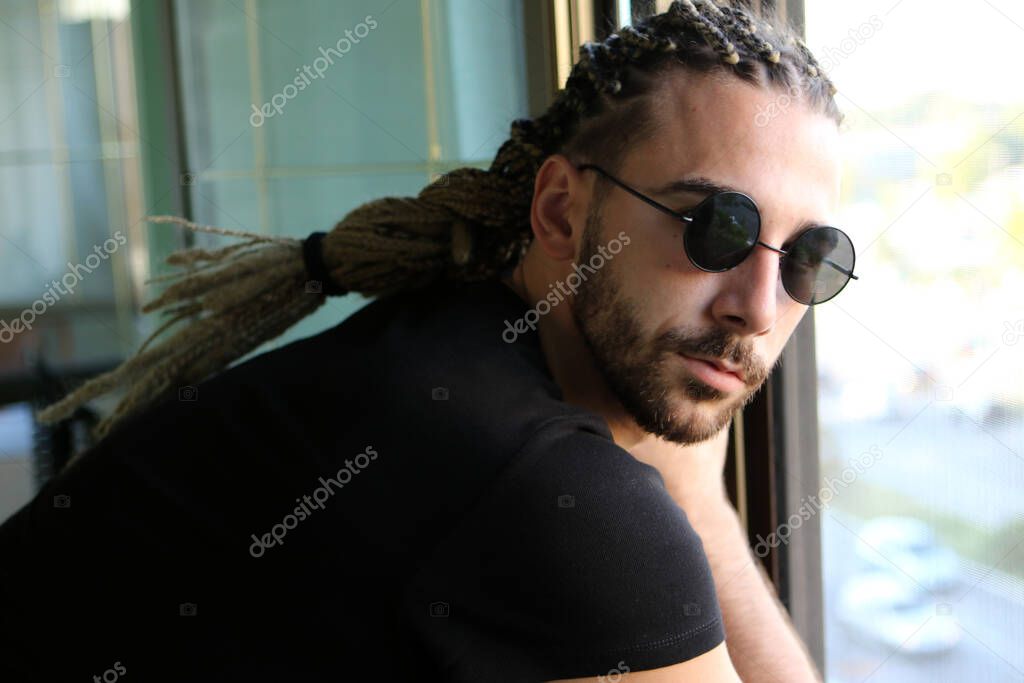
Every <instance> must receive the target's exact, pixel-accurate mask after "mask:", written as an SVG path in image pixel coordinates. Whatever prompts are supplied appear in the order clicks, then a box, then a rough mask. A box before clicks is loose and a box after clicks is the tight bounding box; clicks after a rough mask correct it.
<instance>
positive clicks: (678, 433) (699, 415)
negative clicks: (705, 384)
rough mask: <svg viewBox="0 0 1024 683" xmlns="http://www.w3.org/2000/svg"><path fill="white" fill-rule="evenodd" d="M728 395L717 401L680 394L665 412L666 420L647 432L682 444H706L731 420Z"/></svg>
mask: <svg viewBox="0 0 1024 683" xmlns="http://www.w3.org/2000/svg"><path fill="white" fill-rule="evenodd" d="M731 398H732V397H731V396H729V395H727V396H723V397H722V398H718V399H704V400H694V399H693V398H691V397H690V396H689V395H688V394H687V393H686V392H684V391H679V392H678V393H677V394H676V398H675V400H673V401H672V403H673V405H672V408H671V409H670V410H669V411H667V412H668V419H667V420H664V421H662V422H661V423H660V424H657V425H653V426H656V427H657V429H656V430H650V431H651V432H652V433H654V434H656V435H657V436H659V437H661V438H663V439H665V440H666V441H672V442H674V443H678V444H681V445H689V444H694V443H700V442H702V441H707V440H708V439H710V438H712V437H713V436H715V435H716V434H718V433H719V432H720V431H721V430H722V429H723V428H725V427H726V426H727V425H728V424H729V423H730V422H731V421H732V416H733V413H734V412H735V411H734V408H733V407H732V406H734V405H735V400H730V399H731Z"/></svg>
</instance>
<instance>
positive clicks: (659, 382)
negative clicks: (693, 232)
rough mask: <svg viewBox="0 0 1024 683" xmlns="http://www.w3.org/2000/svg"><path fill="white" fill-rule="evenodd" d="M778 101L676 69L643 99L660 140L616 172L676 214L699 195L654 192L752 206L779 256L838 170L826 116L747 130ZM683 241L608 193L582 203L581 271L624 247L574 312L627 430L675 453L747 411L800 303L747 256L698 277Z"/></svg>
mask: <svg viewBox="0 0 1024 683" xmlns="http://www.w3.org/2000/svg"><path fill="white" fill-rule="evenodd" d="M778 98H779V93H778V92H775V91H773V90H766V89H759V88H755V87H753V86H750V85H748V84H745V83H743V82H741V81H740V80H739V79H737V78H735V77H732V76H717V75H711V76H708V75H702V76H694V75H692V74H690V73H688V72H684V71H678V72H677V73H676V74H675V75H674V76H673V77H671V78H670V79H669V80H668V82H667V84H666V86H665V87H664V88H663V89H662V90H661V91H660V92H659V93H658V95H656V96H655V104H654V107H655V109H654V112H655V115H656V116H657V117H658V120H659V121H660V128H659V129H658V132H657V133H655V135H654V136H653V137H652V139H650V140H649V141H648V142H646V143H644V144H642V145H640V146H638V147H637V148H636V149H634V150H632V151H631V152H630V153H629V154H628V155H627V157H626V159H625V160H624V162H623V165H622V167H621V168H620V169H619V170H618V172H617V173H615V175H616V177H617V178H618V179H620V180H621V181H623V182H625V183H626V184H628V185H630V186H631V187H633V188H635V189H637V190H639V191H640V192H643V193H644V194H646V195H647V196H649V197H651V198H653V199H655V200H657V201H659V202H660V203H662V204H664V205H666V206H668V207H670V208H672V209H675V210H677V211H684V210H686V209H689V208H692V207H693V206H696V204H697V203H699V202H700V200H702V199H704V198H705V197H707V196H708V193H707V192H694V191H681V192H675V193H666V192H660V191H659V189H660V188H661V187H662V186H664V185H666V184H668V183H670V182H673V181H677V180H680V179H684V178H687V179H693V178H696V177H701V178H704V179H707V180H711V181H713V182H715V183H717V184H718V185H724V186H729V187H732V188H734V189H736V190H738V191H740V192H743V193H745V194H747V195H749V196H750V197H752V198H753V199H754V201H755V202H756V203H757V206H758V209H759V210H760V213H761V220H762V225H761V235H760V240H761V241H762V242H765V243H766V244H769V245H772V246H774V247H777V248H783V249H785V248H786V247H788V243H789V241H790V240H792V238H793V237H795V235H796V234H797V233H798V232H799V226H800V225H801V224H802V223H804V222H805V221H812V222H813V223H815V224H817V225H829V224H832V223H831V220H830V218H831V216H832V215H833V214H834V211H835V207H836V205H837V202H838V194H839V174H840V164H839V159H838V130H837V128H836V125H835V123H834V122H832V121H831V120H830V119H828V118H827V117H825V116H824V115H821V114H818V113H814V112H810V111H808V110H806V109H804V108H803V106H801V105H798V104H796V103H792V104H791V105H790V106H789V107H788V109H785V110H783V111H782V113H780V114H778V115H777V116H775V117H774V118H772V119H770V120H769V121H768V124H767V125H760V126H759V125H757V123H756V122H760V123H762V124H763V123H764V119H765V116H764V115H763V114H762V116H760V117H759V116H758V114H759V113H761V112H764V111H765V110H766V109H767V108H768V106H769V105H774V106H775V107H776V108H777V107H778V102H779V99H778ZM609 170H610V169H609ZM586 173H589V174H590V175H591V176H593V179H592V181H591V182H594V183H596V182H598V181H599V179H598V177H597V174H596V173H594V172H592V171H587V172H586ZM604 182H607V181H604ZM684 230H685V224H683V223H681V222H679V221H677V220H675V219H673V218H672V217H670V216H668V215H666V214H664V213H662V212H660V211H658V210H657V209H655V208H653V207H651V206H649V205H647V204H646V203H644V202H643V201H641V200H640V199H638V198H636V197H634V196H633V195H631V194H629V193H627V192H625V191H624V190H622V189H620V188H618V187H615V186H611V187H609V188H607V189H606V191H605V195H604V199H603V201H602V202H601V203H600V205H598V204H597V203H596V202H591V204H590V207H589V211H588V216H587V224H586V229H585V230H584V233H583V235H582V236H581V243H580V246H579V251H578V254H579V256H578V258H577V263H580V264H582V263H587V262H590V259H591V257H592V256H593V255H594V254H595V253H598V251H599V249H600V248H601V247H604V246H605V245H606V244H608V243H609V242H611V241H613V240H615V239H616V236H617V235H618V234H619V232H620V231H621V232H623V233H625V234H626V235H628V236H629V244H628V245H627V246H625V247H624V248H622V250H621V252H619V253H618V254H617V255H615V256H614V257H613V258H611V259H605V260H604V265H603V266H602V267H601V269H600V270H599V271H597V272H596V273H594V274H592V275H590V276H589V277H588V278H587V279H586V280H585V281H584V282H583V283H582V284H581V285H580V287H579V289H578V293H577V295H576V298H575V301H574V304H573V308H572V314H573V317H574V319H575V321H576V325H577V327H578V328H579V329H580V332H581V334H582V336H583V338H584V340H585V343H586V344H587V346H588V347H589V348H590V350H591V352H592V353H593V355H594V358H595V360H596V362H597V365H598V369H599V371H600V372H601V374H602V375H603V377H604V379H605V381H606V383H607V384H608V386H609V387H610V388H611V389H612V391H613V392H614V393H615V394H616V396H617V397H618V399H619V400H620V401H621V403H622V404H623V406H624V408H625V409H626V410H627V411H628V412H629V413H630V414H631V415H632V417H633V418H634V419H635V420H636V421H637V423H638V424H639V425H640V426H641V427H642V428H644V429H645V430H646V431H648V432H651V433H653V434H656V435H658V436H660V437H662V438H665V439H668V440H670V441H674V442H677V443H683V444H686V443H695V442H699V441H704V440H706V439H709V438H711V437H712V436H714V435H715V434H717V433H718V432H719V431H721V429H723V428H724V427H725V426H726V425H727V424H728V423H729V421H730V419H731V418H732V415H733V413H734V412H735V411H736V410H738V409H740V408H742V407H743V406H745V405H746V404H747V403H749V401H750V400H751V399H752V398H753V395H754V394H755V393H756V391H757V389H758V388H759V387H760V386H761V385H762V384H763V383H764V381H765V380H766V379H767V377H768V374H769V372H770V371H771V369H772V367H773V366H774V365H775V363H776V361H777V359H778V357H779V355H780V354H781V352H782V348H783V346H784V345H785V343H786V341H787V340H788V339H789V336H790V334H792V332H793V330H794V328H795V327H796V326H797V324H798V323H799V322H800V320H801V318H802V317H803V315H804V313H805V312H806V310H807V306H804V305H802V304H799V303H797V302H795V301H793V300H792V299H791V298H789V295H788V294H787V293H786V292H785V290H784V289H783V287H782V283H781V280H780V277H779V255H778V254H777V253H775V252H772V251H771V250H769V249H765V248H763V247H757V248H755V249H754V251H753V253H752V254H750V256H748V257H747V259H746V260H745V261H744V262H743V263H741V264H740V265H739V266H737V267H736V268H734V269H732V270H730V271H726V272H724V273H708V272H704V271H701V270H699V269H698V268H696V267H695V266H693V264H691V263H690V261H689V259H688V258H687V256H686V253H685V251H684V250H683V232H684ZM606 253H608V252H606ZM600 260H601V259H598V261H597V262H600ZM694 357H698V358H713V359H717V360H721V361H722V362H724V363H727V364H730V365H732V366H734V367H738V368H739V370H740V374H742V378H739V377H738V376H737V375H735V374H733V375H722V374H720V373H718V374H708V369H709V368H708V366H707V364H705V363H704V362H703V361H701V360H697V359H696V358H694Z"/></svg>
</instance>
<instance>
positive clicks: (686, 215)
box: [576, 164, 860, 306]
mask: <svg viewBox="0 0 1024 683" xmlns="http://www.w3.org/2000/svg"><path fill="white" fill-rule="evenodd" d="M576 169H577V170H579V171H586V170H588V169H590V170H594V171H597V172H598V173H599V174H601V175H602V176H604V177H605V178H607V179H608V180H610V181H611V182H613V183H615V184H616V185H618V186H619V187H621V188H622V189H623V190H625V191H626V192H628V193H630V194H631V195H633V196H634V197H636V198H637V199H639V200H641V201H643V202H645V203H647V204H649V205H650V206H653V207H654V208H655V209H657V210H658V211H661V212H662V213H665V214H668V215H669V216H671V217H672V218H675V219H676V220H678V221H681V222H685V223H692V222H693V220H694V219H693V216H692V215H690V214H693V213H696V212H697V210H698V209H700V208H701V207H702V206H704V204H706V203H707V202H709V201H712V200H714V199H715V198H716V197H718V196H720V195H726V194H728V195H738V196H740V197H742V198H743V199H744V200H746V201H748V202H750V206H751V207H753V209H754V213H755V214H756V215H757V238H755V240H754V244H753V245H752V246H751V248H750V251H749V252H747V255H746V256H744V257H743V261H745V260H746V259H747V257H748V256H750V254H752V253H753V252H754V247H756V246H758V245H760V246H762V247H764V248H765V249H770V250H772V251H774V252H775V253H777V254H778V255H779V266H780V267H779V274H780V277H781V273H782V267H781V266H782V259H784V258H785V257H786V255H787V254H789V250H786V249H779V248H777V247H773V246H772V245H770V244H766V243H764V242H762V241H761V240H760V237H761V222H762V221H761V210H760V209H758V208H757V202H755V201H754V200H753V199H752V198H750V197H749V196H747V195H745V194H743V193H742V192H731V191H730V192H715V193H713V194H711V195H708V196H707V197H705V198H704V199H702V200H701V202H700V203H699V204H697V206H695V207H693V208H692V209H689V210H687V211H685V212H683V213H680V212H678V211H675V210H674V209H670V208H669V207H667V206H665V205H664V204H662V203H660V202H658V201H656V200H654V199H651V198H650V197H648V196H647V195H645V194H643V193H642V192H640V191H638V190H635V189H633V188H632V187H630V186H629V185H627V184H626V183H624V182H622V181H621V180H619V179H618V178H616V177H615V176H613V175H612V174H611V173H608V172H607V171H605V170H604V169H603V168H601V167H600V166H598V165H596V164H581V165H579V166H577V167H576ZM821 228H830V229H832V230H835V231H836V232H838V233H839V234H841V235H842V236H843V237H845V238H846V240H847V241H848V242H849V243H850V251H851V253H852V255H853V264H852V265H851V266H850V270H847V269H846V268H843V267H842V266H840V265H839V264H838V263H835V262H833V261H831V260H829V259H824V261H825V262H826V263H828V264H829V265H830V266H832V267H833V268H835V269H836V270H838V271H839V272H841V273H843V274H844V275H846V276H847V278H848V279H847V280H846V282H844V283H843V286H842V287H840V288H839V289H838V290H836V292H835V294H833V295H832V296H830V297H829V298H828V299H823V300H821V301H814V302H811V303H806V302H804V301H800V300H799V299H797V298H796V297H794V296H793V294H792V293H791V292H790V291H789V287H787V286H786V281H785V279H783V281H782V286H783V288H784V289H785V290H786V294H788V295H789V297H790V298H791V299H793V301H796V302H797V303H799V304H803V305H804V306H814V305H817V304H823V303H825V302H826V301H831V300H832V299H834V298H835V297H836V296H837V295H838V294H839V293H840V292H842V291H843V290H844V289H846V285H848V284H849V283H850V280H859V279H860V278H858V277H857V276H856V275H854V274H853V270H854V268H856V264H857V252H856V251H855V250H854V249H853V240H851V239H850V236H849V235H847V234H846V233H845V232H843V231H842V230H840V229H839V228H836V227H833V226H831V225H815V226H811V227H809V228H807V229H806V230H803V231H801V232H800V233H799V234H798V235H796V236H795V237H794V239H793V242H794V243H796V242H797V240H799V239H800V238H801V237H803V236H804V235H805V234H807V233H808V232H810V231H811V230H818V229H821ZM683 251H684V252H685V253H686V258H688V259H689V260H690V263H692V264H693V266H694V267H695V268H698V269H700V270H702V271H704V272H705V273H724V272H726V271H729V270H732V269H733V268H735V267H736V266H738V265H739V263H737V264H736V266H731V267H729V268H723V269H719V270H714V269H709V268H705V267H704V266H702V265H700V264H699V263H696V262H694V260H693V257H692V256H691V255H690V252H689V250H688V249H687V248H686V240H685V239H684V240H683ZM743 261H740V263H743Z"/></svg>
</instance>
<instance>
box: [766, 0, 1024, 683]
mask: <svg viewBox="0 0 1024 683" xmlns="http://www.w3.org/2000/svg"><path fill="white" fill-rule="evenodd" d="M805 11H806V27H807V42H808V45H809V47H810V48H811V49H812V50H813V51H814V52H815V53H816V54H817V55H818V56H819V60H821V61H822V63H823V66H825V67H826V68H827V70H828V72H829V75H830V77H831V78H832V80H833V81H834V82H835V83H836V85H837V87H838V88H839V93H838V94H837V96H836V97H837V102H838V104H839V106H840V108H841V109H843V111H844V112H845V113H846V114H847V122H846V123H845V124H844V128H845V131H844V136H843V137H844V139H845V145H846V146H845V150H844V153H845V175H844V179H843V182H844V190H843V199H842V210H841V214H840V218H839V219H838V220H840V221H841V223H840V224H841V225H843V226H844V227H845V226H849V228H850V231H851V234H852V235H853V237H854V240H855V242H856V244H857V247H858V261H857V271H858V273H860V274H861V279H860V280H859V281H858V282H856V283H854V286H851V287H849V288H847V290H846V291H845V292H844V294H843V297H842V298H841V299H837V300H836V301H835V302H833V303H829V304H827V305H825V306H822V307H820V310H816V311H815V334H816V339H817V345H816V356H817V363H818V367H817V373H818V395H817V401H818V414H819V424H820V433H819V435H818V438H819V450H820V469H821V472H820V479H819V481H818V486H817V487H815V488H817V489H819V490H818V492H817V493H818V496H819V498H822V497H828V498H829V499H830V500H829V501H828V503H827V504H826V505H824V506H823V507H822V510H821V515H820V529H821V561H822V566H823V571H822V574H823V577H824V603H823V607H824V627H825V662H826V669H827V674H828V680H829V681H864V680H870V681H872V682H873V683H883V682H884V681H899V682H900V683H913V682H914V681H922V682H923V681H929V682H935V681H965V680H979V681H980V680H985V681H1004V680H1016V679H1018V678H1020V677H1021V676H1022V675H1024V649H1022V648H1021V646H1020V644H1021V642H1022V636H1024V496H1021V493H1020V492H1021V490H1022V486H1024V420H1022V417H1024V362H1022V361H1024V357H1022V353H1024V348H1022V347H1024V344H1021V343H1020V342H1021V341H1022V340H1024V300H1022V298H1021V296H1020V293H1021V291H1022V285H1024V91H1022V90H1021V89H1020V88H1019V87H1016V85H1015V81H1014V80H1013V76H1012V75H1011V71H1012V69H1010V65H1011V64H1015V63H1017V62H1019V55H1017V50H1018V46H1019V45H1020V43H1021V41H1022V40H1024V7H1022V6H1021V5H1020V3H1015V2H1011V1H1010V0H986V1H985V2H978V3H968V4H962V3H960V4H954V3H945V2H943V3H933V2H924V1H923V0H902V2H896V1H895V0H884V1H877V0H868V1H866V2H861V3H835V2H831V1H826V0H807V1H806V3H805ZM788 483H789V484H791V485H792V486H794V487H796V486H797V484H796V482H794V481H790V482H788ZM807 488H808V487H806V486H804V487H803V488H802V490H806V489H807ZM802 504H804V501H803V500H802V499H801V500H798V499H797V498H796V497H795V496H792V495H791V496H790V497H789V499H788V501H787V504H786V508H787V509H786V513H787V514H788V513H791V512H794V511H797V510H798V508H799V506H800V505H802ZM794 533H800V532H794ZM797 590H799V589H797Z"/></svg>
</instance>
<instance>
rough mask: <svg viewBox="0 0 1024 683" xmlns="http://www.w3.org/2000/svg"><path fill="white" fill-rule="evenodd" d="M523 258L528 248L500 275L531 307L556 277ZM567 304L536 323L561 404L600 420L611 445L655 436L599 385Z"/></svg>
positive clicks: (626, 446) (630, 444)
mask: <svg viewBox="0 0 1024 683" xmlns="http://www.w3.org/2000/svg"><path fill="white" fill-rule="evenodd" d="M531 247H532V245H531ZM529 256H530V251H529V250H528V251H527V256H526V258H524V259H523V260H522V261H520V262H519V264H518V265H517V266H516V267H515V269H514V270H513V271H512V272H511V273H508V274H506V275H504V276H502V278H501V279H502V282H504V283H505V285H506V286H508V287H509V288H510V289H511V290H512V291H513V292H515V293H516V294H517V295H519V298H521V299H522V300H523V301H524V302H525V303H526V304H527V305H528V306H530V307H531V308H532V307H533V306H534V305H535V304H536V303H537V302H538V301H540V300H541V299H542V298H543V297H544V296H545V295H546V293H547V291H548V289H547V286H546V285H545V284H544V283H546V282H554V281H555V280H557V279H558V277H557V276H553V277H549V276H548V275H547V274H544V273H541V274H537V273H535V272H534V271H535V269H534V268H532V267H531V265H530V259H529ZM571 305H572V304H571V302H570V301H564V302H562V303H561V304H559V305H556V306H553V307H552V308H551V311H550V312H549V313H548V314H547V315H545V316H543V317H541V318H540V320H539V322H538V325H537V333H538V334H539V335H540V346H541V350H542V351H543V353H544V359H545V361H546V362H547V364H548V369H549V370H550V371H551V376H552V377H554V379H555V382H556V383H557V384H558V386H559V388H560V389H561V390H562V397H563V398H564V400H565V401H566V402H567V403H572V404H573V405H577V406H580V407H582V408H585V409H587V410H589V411H591V412H593V413H596V414H598V415H600V416H601V417H602V418H604V420H605V422H606V423H607V424H608V429H609V431H610V432H611V433H612V438H613V439H614V441H615V443H616V444H618V445H619V446H621V447H622V448H624V449H627V450H628V449H630V448H633V447H634V446H636V445H638V444H640V443H641V442H645V441H647V440H649V439H654V438H656V437H654V435H652V434H649V433H647V432H646V431H644V430H643V429H641V428H640V426H639V425H637V423H636V421H635V420H634V419H633V418H632V417H631V416H630V415H629V413H628V412H626V410H625V408H624V407H623V406H622V403H621V402H620V401H619V400H618V398H616V397H615V395H614V394H613V393H612V391H611V389H610V388H609V387H608V385H607V384H606V383H605V381H604V378H603V377H602V376H601V373H600V372H599V371H598V370H597V364H596V362H595V359H594V357H593V354H591V353H590V349H589V348H588V347H587V345H586V343H585V342H584V340H583V336H582V334H581V333H580V330H579V328H578V327H577V326H576V321H575V320H574V318H573V317H572V311H571V309H570V308H569V307H570V306H571Z"/></svg>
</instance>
